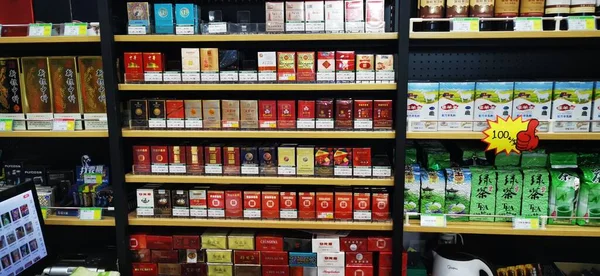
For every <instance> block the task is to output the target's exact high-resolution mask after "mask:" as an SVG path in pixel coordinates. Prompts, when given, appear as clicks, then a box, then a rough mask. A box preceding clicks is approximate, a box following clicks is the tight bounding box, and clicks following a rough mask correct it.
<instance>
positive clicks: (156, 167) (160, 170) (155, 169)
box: [150, 164, 169, 173]
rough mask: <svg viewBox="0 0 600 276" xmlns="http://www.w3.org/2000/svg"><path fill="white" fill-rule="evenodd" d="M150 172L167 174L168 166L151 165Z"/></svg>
mask: <svg viewBox="0 0 600 276" xmlns="http://www.w3.org/2000/svg"><path fill="white" fill-rule="evenodd" d="M150 171H151V172H152V173H169V166H167V165H165V164H156V165H155V164H152V166H151V167H150Z"/></svg>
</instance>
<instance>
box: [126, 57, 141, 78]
mask: <svg viewBox="0 0 600 276" xmlns="http://www.w3.org/2000/svg"><path fill="white" fill-rule="evenodd" d="M143 60H144V58H143V56H142V53H124V60H123V63H124V65H125V83H128V82H143V81H144V62H143Z"/></svg>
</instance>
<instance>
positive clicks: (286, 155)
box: [277, 144, 296, 176]
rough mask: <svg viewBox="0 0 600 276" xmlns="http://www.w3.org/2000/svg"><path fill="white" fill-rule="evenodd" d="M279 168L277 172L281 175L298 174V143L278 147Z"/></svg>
mask: <svg viewBox="0 0 600 276" xmlns="http://www.w3.org/2000/svg"><path fill="white" fill-rule="evenodd" d="M277 156H278V168H277V174H278V175H280V176H295V175H296V145H295V144H282V145H280V146H279V147H277Z"/></svg>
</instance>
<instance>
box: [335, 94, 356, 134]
mask: <svg viewBox="0 0 600 276" xmlns="http://www.w3.org/2000/svg"><path fill="white" fill-rule="evenodd" d="M352 108H353V106H352V100H351V99H339V100H336V101H335V128H336V129H352V115H353V112H352Z"/></svg>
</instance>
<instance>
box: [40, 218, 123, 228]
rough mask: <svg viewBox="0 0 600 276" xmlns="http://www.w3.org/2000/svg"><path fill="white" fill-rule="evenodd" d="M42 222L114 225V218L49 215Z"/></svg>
mask: <svg viewBox="0 0 600 276" xmlns="http://www.w3.org/2000/svg"><path fill="white" fill-rule="evenodd" d="M44 224H46V225H60V226H115V219H114V218H112V217H103V218H102V219H101V220H81V219H79V218H78V217H56V216H50V217H48V218H46V219H44Z"/></svg>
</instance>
